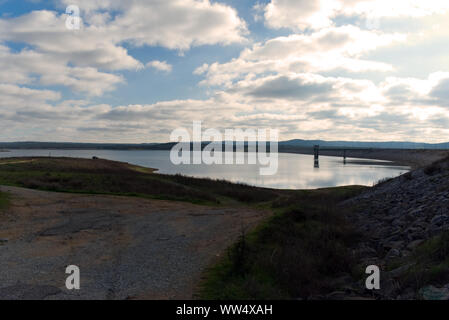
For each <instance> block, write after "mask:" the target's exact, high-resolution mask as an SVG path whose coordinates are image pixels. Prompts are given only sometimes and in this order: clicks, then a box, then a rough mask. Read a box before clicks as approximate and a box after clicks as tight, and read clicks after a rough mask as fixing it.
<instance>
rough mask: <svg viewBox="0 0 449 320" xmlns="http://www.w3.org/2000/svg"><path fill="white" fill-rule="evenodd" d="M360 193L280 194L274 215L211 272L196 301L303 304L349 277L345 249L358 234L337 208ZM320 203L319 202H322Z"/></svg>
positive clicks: (350, 260)
mask: <svg viewBox="0 0 449 320" xmlns="http://www.w3.org/2000/svg"><path fill="white" fill-rule="evenodd" d="M362 189H363V188H361V187H345V188H332V189H321V190H311V191H294V192H285V193H286V194H285V195H284V197H283V198H282V199H279V200H276V201H273V203H272V206H273V208H274V210H275V211H276V212H277V213H276V214H275V215H274V216H273V217H272V218H271V219H270V220H269V221H267V222H266V223H265V224H263V225H261V226H259V228H258V229H257V230H255V231H253V232H250V233H249V234H246V233H245V232H242V235H241V237H240V240H239V241H238V242H237V243H236V244H235V245H234V246H233V247H231V248H230V249H228V252H227V254H226V255H225V256H224V257H223V258H222V259H221V261H219V262H218V263H217V264H216V265H214V266H213V267H211V268H210V269H209V270H208V271H207V273H206V278H205V280H204V281H203V283H202V284H201V287H200V289H199V298H201V299H296V298H303V299H306V298H308V297H310V296H313V295H318V294H323V293H329V292H332V291H334V290H335V289H336V288H335V287H334V285H333V284H332V283H333V281H332V280H334V279H336V278H337V277H338V276H339V275H348V274H349V275H352V274H354V275H355V268H356V262H357V261H356V260H355V258H354V257H353V256H352V253H351V248H352V246H353V245H354V244H355V243H356V242H357V241H358V240H359V238H360V235H359V234H358V233H357V232H356V231H355V230H353V229H352V228H351V226H350V224H349V223H348V222H347V221H346V220H345V219H344V218H343V215H344V213H345V212H342V209H340V208H339V207H338V206H337V203H338V202H340V201H342V200H345V199H347V198H348V197H350V196H353V195H355V194H358V193H359V192H360V191H361V190H362ZM324 199H325V201H323V200H324Z"/></svg>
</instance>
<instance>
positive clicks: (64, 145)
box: [0, 139, 449, 151]
mask: <svg viewBox="0 0 449 320" xmlns="http://www.w3.org/2000/svg"><path fill="white" fill-rule="evenodd" d="M203 144H208V143H207V142H203ZM174 145H175V143H142V144H120V143H77V142H75V143H72V142H0V150H1V149H72V150H73V149H85V150H170V149H171V148H172V147H173V146H174ZM314 145H319V146H320V147H321V148H324V149H325V148H354V149H357V148H364V149H365V148H372V149H449V142H446V143H436V144H432V143H418V142H398V141H391V142H361V141H325V140H301V139H295V140H289V141H282V142H280V143H279V150H280V151H283V150H290V149H296V148H298V149H300V148H311V147H313V146H314Z"/></svg>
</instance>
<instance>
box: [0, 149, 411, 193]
mask: <svg viewBox="0 0 449 320" xmlns="http://www.w3.org/2000/svg"><path fill="white" fill-rule="evenodd" d="M30 156H52V157H78V158H92V157H93V156H97V157H99V158H103V159H109V160H116V161H122V162H128V163H131V164H136V165H140V166H144V167H151V168H156V169H158V170H159V171H158V172H160V173H165V174H177V173H179V174H183V175H187V176H192V177H201V178H203V177H207V178H213V179H225V180H228V181H233V182H243V183H246V184H249V185H254V186H258V187H267V188H276V189H315V188H325V187H336V186H344V185H365V186H372V185H373V184H374V183H376V182H377V181H379V180H381V179H384V178H392V177H396V176H399V175H401V174H403V173H406V172H407V171H409V168H408V167H403V166H394V165H391V164H390V163H389V162H386V161H369V164H360V162H361V161H366V159H355V158H348V159H347V163H346V164H344V163H343V159H342V158H341V157H326V156H320V167H319V168H315V167H314V161H313V156H312V155H302V154H289V153H279V158H278V163H279V167H278V171H277V173H276V174H275V175H272V176H261V175H260V174H259V168H260V166H259V165H249V164H244V165H237V164H233V165H206V164H200V165H179V166H176V165H173V164H172V163H171V162H170V151H137V150H136V151H134V150H132V151H129V150H126V151H116V150H11V151H10V152H0V157H30ZM353 162H355V163H353Z"/></svg>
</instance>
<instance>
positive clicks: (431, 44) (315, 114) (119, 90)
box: [0, 0, 449, 143]
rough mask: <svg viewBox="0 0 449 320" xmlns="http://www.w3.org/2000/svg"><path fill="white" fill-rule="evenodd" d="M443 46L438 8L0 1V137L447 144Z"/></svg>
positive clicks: (352, 2)
mask: <svg viewBox="0 0 449 320" xmlns="http://www.w3.org/2000/svg"><path fill="white" fill-rule="evenodd" d="M73 5H74V6H77V7H78V8H79V9H80V15H79V16H80V24H79V28H73V26H75V24H73V23H74V21H75V20H74V18H73V12H72V11H69V13H66V9H67V7H68V6H73ZM448 40H449V1H447V0H426V1H423V0H394V1H391V0H258V1H257V0H256V1H252V0H228V1H226V0H222V1H212V0H211V1H209V0H127V1H119V0H50V1H39V0H0V128H1V131H0V141H65V142H117V143H144V142H166V141H169V138H170V133H171V132H172V131H173V130H175V129H177V128H191V127H192V122H193V121H202V124H203V128H205V129H208V128H215V129H218V130H224V129H228V128H230V129H233V128H242V129H249V128H254V129H257V128H259V129H265V128H269V129H277V130H279V136H280V139H281V140H288V139H325V140H358V141H416V142H447V141H449V112H448V111H449V41H448Z"/></svg>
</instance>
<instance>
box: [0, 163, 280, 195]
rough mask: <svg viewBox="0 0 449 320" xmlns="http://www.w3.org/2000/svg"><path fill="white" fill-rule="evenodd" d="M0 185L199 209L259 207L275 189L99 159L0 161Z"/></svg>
mask: <svg viewBox="0 0 449 320" xmlns="http://www.w3.org/2000/svg"><path fill="white" fill-rule="evenodd" d="M0 184H4V185H13V186H20V187H25V188H31V189H39V190H46V191H58V192H77V193H95V194H114V195H135V196H139V197H146V198H156V199H167V200H179V201H187V202H192V203H199V204H221V203H228V202H235V201H237V202H239V203H245V204H250V203H251V204H255V203H262V202H265V201H270V200H272V199H275V198H277V196H278V193H277V192H276V191H275V190H270V189H262V188H255V187H251V186H247V185H244V184H234V183H230V182H227V181H218V180H212V179H196V178H190V177H185V176H181V175H162V174H154V173H153V169H149V168H143V167H139V166H134V165H129V164H126V163H122V162H116V161H109V160H102V159H96V160H91V159H73V158H17V159H7V160H1V161H0Z"/></svg>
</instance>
